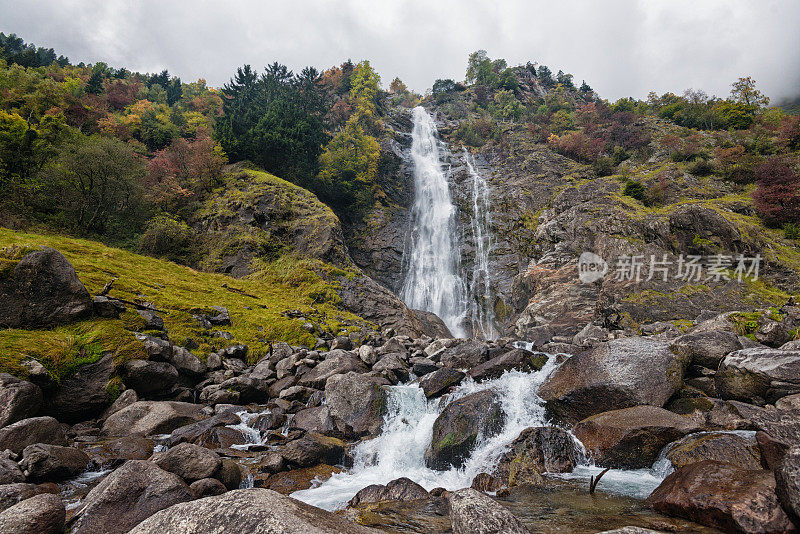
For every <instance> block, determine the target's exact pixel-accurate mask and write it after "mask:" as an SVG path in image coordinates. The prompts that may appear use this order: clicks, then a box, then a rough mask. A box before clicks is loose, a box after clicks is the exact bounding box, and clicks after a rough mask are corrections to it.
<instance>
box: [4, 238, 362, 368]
mask: <svg viewBox="0 0 800 534" xmlns="http://www.w3.org/2000/svg"><path fill="white" fill-rule="evenodd" d="M41 245H45V246H49V247H52V248H54V249H56V250H58V251H60V252H61V253H62V254H64V256H66V258H67V259H68V260H69V261H70V262H71V263H72V265H73V266H74V267H75V271H76V272H77V274H78V276H79V278H80V279H81V281H82V282H83V284H84V285H85V286H86V288H87V289H88V290H89V292H90V293H92V294H96V293H98V292H99V291H100V290H101V289H102V288H103V286H104V285H105V284H106V283H108V282H109V281H110V280H112V279H116V280H115V282H114V285H113V287H112V289H111V290H110V292H109V296H110V297H116V298H122V299H125V300H129V301H134V302H139V303H143V302H149V303H152V304H153V305H154V306H155V307H156V308H158V309H159V310H163V312H161V313H160V315H161V316H162V317H163V319H164V323H165V327H166V328H167V330H168V332H169V335H170V339H171V340H172V341H173V342H174V343H177V344H179V345H184V344H185V343H186V342H187V340H188V339H190V338H191V339H192V340H194V341H195V342H196V343H197V344H198V345H199V348H197V349H195V350H193V352H195V353H196V354H197V355H199V356H201V357H203V356H205V355H206V354H208V353H210V352H213V351H215V350H218V349H219V348H222V347H224V346H227V345H231V344H234V343H244V344H246V345H248V346H250V357H251V359H257V358H259V357H260V356H262V355H263V354H265V353H266V351H267V350H268V344H267V342H271V341H286V342H288V343H290V344H294V345H301V344H302V345H309V344H312V345H313V343H314V341H315V339H316V338H315V336H314V335H312V334H310V333H308V332H307V331H305V330H304V329H303V328H302V325H303V323H304V321H303V320H302V319H297V318H289V317H286V316H284V315H283V314H282V313H283V312H285V311H288V310H299V311H300V312H302V313H303V314H304V315H305V317H306V318H307V319H308V320H311V321H313V322H315V323H317V324H319V325H321V326H322V327H324V328H325V329H326V330H328V331H330V332H332V333H334V334H336V333H339V332H340V331H343V330H345V331H346V330H347V329H348V327H349V326H351V325H363V324H365V323H364V321H363V320H361V319H360V318H359V317H358V316H356V315H353V314H352V313H349V312H346V311H343V310H341V309H340V308H339V304H340V301H341V300H340V298H339V296H338V294H337V293H336V289H337V283H336V282H335V281H329V280H333V279H334V277H335V276H342V275H348V274H349V273H346V272H345V271H343V270H341V269H337V268H334V267H331V266H329V265H327V264H324V263H322V262H320V261H318V260H311V259H299V258H295V257H292V256H286V255H284V256H282V257H281V258H279V259H278V260H276V261H272V262H263V261H262V262H259V263H257V272H255V273H254V274H252V275H250V276H248V277H245V278H242V279H234V278H231V277H228V276H225V275H222V274H213V273H204V272H199V271H196V270H194V269H191V268H189V267H184V266H181V265H177V264H175V263H172V262H169V261H165V260H160V259H155V258H151V257H147V256H142V255H138V254H134V253H131V252H128V251H125V250H121V249H117V248H112V247H107V246H105V245H103V244H101V243H97V242H94V241H89V240H85V239H77V238H72V237H64V236H56V235H40V234H30V233H23V232H16V231H12V230H9V229H6V228H0V249H2V248H6V251H9V250H11V247H14V248H15V250H16V249H17V247H30V246H41ZM224 286H227V289H226V287H224ZM230 289H235V290H237V291H238V292H234V291H231V290H230ZM242 293H245V294H242ZM211 306H225V307H226V308H228V310H229V312H230V314H231V319H232V323H233V325H232V326H227V327H220V328H219V329H220V330H226V331H228V332H230V333H231V334H232V335H233V338H234V339H233V340H232V341H227V340H224V339H221V338H213V337H211V336H210V335H209V333H208V332H207V331H205V330H202V329H200V328H199V327H198V325H197V322H196V321H195V320H194V319H193V318H192V315H193V314H197V313H203V312H209V311H210V307H211ZM132 309H133V307H131V306H128V310H129V311H127V312H126V313H125V314H124V315H123V317H122V320H116V321H98V320H91V321H85V322H82V323H79V324H76V325H72V326H67V327H62V328H58V329H55V330H49V331H48V330H44V331H43V330H37V331H26V330H4V331H0V368H2V369H4V370H10V371H16V372H19V363H20V362H21V361H24V360H25V359H26V358H27V357H29V355H31V356H32V357H35V358H37V359H40V358H42V359H43V361H42V364H43V365H45V367H48V365H51V367H52V369H53V370H54V372H55V375H56V376H58V377H61V376H64V375H65V374H66V373H68V372H69V371H70V370H71V369H74V366H75V365H77V364H78V363H83V360H84V359H89V360H91V359H93V358H94V359H96V358H97V357H98V351H102V350H113V347H114V346H116V345H115V344H118V343H119V342H120V341H121V340H122V339H128V338H129V337H130V339H133V337H132V335H131V334H130V333H129V332H124V331H123V327H124V326H127V327H128V328H129V329H136V328H137V327H140V324H139V322H138V316H137V315H136V314H135V313H133V312H132V311H131V310H132ZM98 331H99V334H98ZM112 331H113V335H112ZM39 347H43V348H39ZM46 362H47V363H46ZM48 368H49V367H48Z"/></svg>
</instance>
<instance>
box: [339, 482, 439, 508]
mask: <svg viewBox="0 0 800 534" xmlns="http://www.w3.org/2000/svg"><path fill="white" fill-rule="evenodd" d="M429 497H430V495H429V494H428V492H427V491H426V490H425V488H423V487H422V486H420V485H419V484H417V483H416V482H414V481H413V480H411V479H409V478H405V477H402V478H398V479H396V480H392V481H391V482H389V483H388V484H385V485H384V484H371V485H369V486H367V487H366V488H364V489H362V490H360V491H359V492H358V493H356V494H355V496H354V497H353V498H352V499H350V502H348V503H347V506H358V505H360V504H367V503H379V502H385V501H403V502H404V501H413V500H417V499H427V498H429Z"/></svg>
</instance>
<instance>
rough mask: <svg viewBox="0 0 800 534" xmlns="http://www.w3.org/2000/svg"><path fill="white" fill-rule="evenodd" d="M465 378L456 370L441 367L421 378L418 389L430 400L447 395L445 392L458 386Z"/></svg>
mask: <svg viewBox="0 0 800 534" xmlns="http://www.w3.org/2000/svg"><path fill="white" fill-rule="evenodd" d="M465 376H466V374H464V373H462V372H461V371H458V370H456V369H450V368H449V367H442V368H441V369H439V370H437V371H434V372H432V373H430V374H427V375H425V376H423V377H422V378H421V379H420V381H419V387H421V388H422V391H424V392H425V396H426V397H427V398H429V399H430V398H432V397H436V396H438V395H442V394H444V393H447V390H449V389H450V388H451V387H453V386H456V385H458V384H459V383H460V382H461V381H462V380H463V379H464V377H465Z"/></svg>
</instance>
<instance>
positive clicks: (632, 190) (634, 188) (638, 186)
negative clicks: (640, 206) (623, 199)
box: [622, 180, 645, 202]
mask: <svg viewBox="0 0 800 534" xmlns="http://www.w3.org/2000/svg"><path fill="white" fill-rule="evenodd" d="M622 193H623V194H624V195H625V196H629V197H631V198H635V199H636V200H638V201H639V202H644V198H645V188H644V185H642V183H641V182H637V181H635V180H628V181H627V182H626V183H625V189H623V191H622Z"/></svg>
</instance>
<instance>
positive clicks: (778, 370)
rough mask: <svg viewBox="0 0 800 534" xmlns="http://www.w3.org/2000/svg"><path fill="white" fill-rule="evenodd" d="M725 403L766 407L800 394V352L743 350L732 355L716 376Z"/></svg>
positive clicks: (729, 355) (721, 365)
mask: <svg viewBox="0 0 800 534" xmlns="http://www.w3.org/2000/svg"><path fill="white" fill-rule="evenodd" d="M715 380H716V388H717V392H718V393H719V395H720V397H722V398H723V399H734V400H740V401H743V402H749V403H755V404H763V403H764V402H765V401H766V402H768V403H774V402H775V401H776V400H778V399H780V398H781V397H785V396H787V395H793V394H796V393H800V350H780V349H769V348H752V349H743V350H739V351H736V352H733V353H731V354H728V355H727V356H726V357H725V359H724V360H722V362H721V363H720V366H719V369H718V370H717V374H716V376H715Z"/></svg>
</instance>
